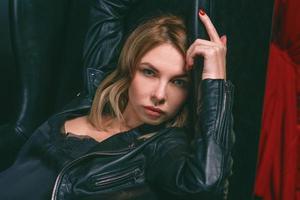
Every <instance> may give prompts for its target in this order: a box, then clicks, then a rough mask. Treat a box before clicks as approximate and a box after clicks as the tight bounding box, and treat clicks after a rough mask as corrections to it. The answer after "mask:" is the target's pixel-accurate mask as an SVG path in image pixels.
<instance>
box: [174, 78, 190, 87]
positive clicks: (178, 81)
mask: <svg viewBox="0 0 300 200" xmlns="http://www.w3.org/2000/svg"><path fill="white" fill-rule="evenodd" d="M173 84H174V85H176V86H178V87H186V86H187V81H186V80H183V79H175V80H173Z"/></svg>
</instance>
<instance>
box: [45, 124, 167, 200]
mask: <svg viewBox="0 0 300 200" xmlns="http://www.w3.org/2000/svg"><path fill="white" fill-rule="evenodd" d="M170 130H172V129H170V128H165V129H163V131H159V133H156V134H155V135H154V136H153V137H151V138H149V140H147V141H146V142H144V143H143V144H141V145H140V146H138V148H137V147H135V149H133V148H132V147H129V148H128V149H124V150H122V151H113V152H93V153H89V154H86V155H83V156H81V157H79V158H77V159H75V160H73V161H71V162H69V163H67V164H66V165H65V166H64V167H63V168H62V170H61V171H60V173H59V174H58V176H57V178H56V181H55V184H54V187H53V192H52V196H51V200H57V194H58V187H59V185H60V183H61V181H62V178H63V176H64V174H65V173H66V172H67V170H69V169H70V168H71V167H73V166H74V165H76V164H78V163H79V162H81V161H82V160H85V159H87V158H89V157H93V156H98V155H103V156H116V155H122V154H124V156H125V157H126V156H130V154H127V153H128V152H134V151H138V150H140V149H141V148H142V147H143V146H145V145H146V144H148V143H150V142H151V141H152V140H155V138H157V137H159V136H160V135H164V134H166V133H167V132H169V131H170Z"/></svg>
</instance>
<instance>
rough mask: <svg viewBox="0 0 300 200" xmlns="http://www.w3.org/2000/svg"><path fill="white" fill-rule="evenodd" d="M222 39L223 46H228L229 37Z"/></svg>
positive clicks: (224, 36)
mask: <svg viewBox="0 0 300 200" xmlns="http://www.w3.org/2000/svg"><path fill="white" fill-rule="evenodd" d="M220 39H221V42H222V43H223V45H224V46H227V37H226V35H223V36H222V37H221V38H220Z"/></svg>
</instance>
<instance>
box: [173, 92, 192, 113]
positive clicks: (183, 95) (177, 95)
mask: <svg viewBox="0 0 300 200" xmlns="http://www.w3.org/2000/svg"><path fill="white" fill-rule="evenodd" d="M187 96H188V92H187V91H185V90H177V91H174V90H173V91H171V92H170V96H169V97H170V98H169V101H170V105H171V106H172V108H174V110H178V109H179V108H180V107H181V106H182V105H183V104H184V102H185V101H186V99H187Z"/></svg>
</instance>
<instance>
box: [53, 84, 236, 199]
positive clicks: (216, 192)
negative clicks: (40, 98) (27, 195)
mask: <svg viewBox="0 0 300 200" xmlns="http://www.w3.org/2000/svg"><path fill="white" fill-rule="evenodd" d="M202 96H203V97H202V98H203V99H202V101H203V107H202V108H203V110H202V112H201V115H200V118H201V124H200V131H201V134H200V133H196V134H195V138H194V139H193V140H192V142H191V143H190V141H189V140H188V138H187V134H188V133H187V132H186V130H185V129H183V128H162V127H159V129H157V128H156V129H153V127H152V128H151V126H150V128H149V127H147V126H142V127H138V128H136V129H134V130H131V131H129V132H127V133H121V134H117V135H115V136H113V137H111V138H110V139H108V140H106V141H104V142H102V143H100V144H99V145H98V146H97V147H96V148H94V149H93V150H92V151H90V152H89V153H87V154H85V155H83V156H81V157H79V158H78V159H76V160H73V161H71V162H69V163H68V164H66V165H65V166H64V168H63V169H62V170H61V171H60V173H59V175H58V177H57V180H56V183H55V186H54V189H53V194H52V199H53V200H67V199H68V200H69V199H89V200H92V199H166V198H168V199H169V198H172V199H222V198H223V197H224V190H225V189H226V179H227V178H228V176H229V175H230V172H231V166H232V157H231V148H232V145H233V142H234V133H233V130H232V126H233V119H232V116H231V109H232V103H233V85H232V84H231V83H230V82H229V81H224V80H213V79H207V80H204V81H203V82H202Z"/></svg>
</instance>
